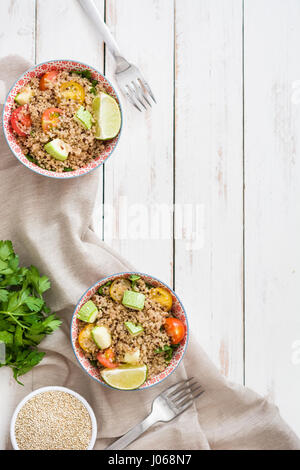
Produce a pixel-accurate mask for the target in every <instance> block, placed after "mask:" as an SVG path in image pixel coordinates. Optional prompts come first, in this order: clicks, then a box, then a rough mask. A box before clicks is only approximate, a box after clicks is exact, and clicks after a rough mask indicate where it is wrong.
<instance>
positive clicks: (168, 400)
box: [106, 377, 204, 450]
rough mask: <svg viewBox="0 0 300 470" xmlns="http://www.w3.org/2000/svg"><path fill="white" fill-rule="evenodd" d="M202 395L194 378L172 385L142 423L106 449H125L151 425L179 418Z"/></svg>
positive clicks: (159, 398) (162, 394)
mask: <svg viewBox="0 0 300 470" xmlns="http://www.w3.org/2000/svg"><path fill="white" fill-rule="evenodd" d="M202 393H204V390H203V388H202V387H201V385H200V384H199V383H198V382H197V381H196V380H194V377H191V378H190V379H187V380H182V381H181V382H179V383H177V384H175V385H172V386H171V387H169V388H167V389H166V390H165V391H164V392H162V393H161V394H160V395H158V396H157V397H156V398H155V400H154V401H153V403H152V411H151V413H150V415H149V416H147V418H146V419H144V421H142V422H141V423H140V424H137V425H136V426H135V427H134V428H132V429H131V430H130V431H128V432H127V433H126V434H124V436H122V437H121V438H120V439H118V440H117V441H115V442H113V444H111V445H110V446H108V447H107V448H106V449H107V450H121V449H125V447H127V446H128V445H129V444H131V442H133V441H135V440H136V439H137V438H138V437H139V436H140V435H141V434H143V433H144V432H145V431H146V430H147V429H148V428H150V426H152V425H153V424H155V423H158V422H160V421H162V422H165V423H166V422H168V421H172V419H174V418H176V417H177V416H179V415H180V414H181V413H183V412H184V411H185V410H187V409H188V408H189V407H190V406H192V404H193V403H194V401H195V400H196V398H198V397H200V395H202Z"/></svg>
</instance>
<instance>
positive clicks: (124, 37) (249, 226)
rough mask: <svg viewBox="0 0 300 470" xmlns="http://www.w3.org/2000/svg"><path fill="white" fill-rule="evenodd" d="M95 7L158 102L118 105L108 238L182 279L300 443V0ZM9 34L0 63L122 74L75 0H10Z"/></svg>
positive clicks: (216, 343) (4, 375) (237, 365)
mask: <svg viewBox="0 0 300 470" xmlns="http://www.w3.org/2000/svg"><path fill="white" fill-rule="evenodd" d="M96 4H97V6H98V8H99V9H100V11H101V12H102V14H103V15H104V14H105V13H106V20H107V23H108V25H109V26H110V28H111V30H112V32H113V34H114V35H115V37H116V39H117V41H118V42H119V43H120V46H121V49H122V51H123V52H124V55H125V56H126V57H128V59H129V60H130V61H132V62H133V63H136V64H137V65H138V66H139V67H141V69H142V71H143V73H144V75H145V76H146V78H147V79H148V80H149V82H150V84H151V87H152V88H153V91H154V93H155V95H156V97H157V101H158V104H157V105H156V106H153V108H152V110H151V111H147V112H146V113H143V114H139V113H138V112H137V111H135V109H134V108H132V107H131V106H130V105H129V104H128V103H127V102H126V101H124V99H123V98H122V105H123V110H124V117H125V122H124V129H123V135H122V139H121V142H120V145H119V147H118V150H117V151H116V152H115V153H114V155H113V156H112V157H111V159H110V160H109V161H108V162H107V164H106V165H105V167H104V168H103V169H101V170H100V171H99V178H100V181H101V184H100V188H99V191H100V194H98V200H100V201H102V200H103V201H104V202H105V204H106V206H105V207H106V210H105V218H104V224H102V213H101V211H100V210H99V213H98V214H95V215H96V219H95V220H96V222H97V231H98V233H99V235H100V236H101V237H103V238H104V239H105V241H106V242H107V243H109V244H110V245H111V246H112V247H113V248H115V249H116V250H117V251H118V252H120V254H122V255H123V256H125V257H126V258H127V259H128V260H129V261H130V262H131V264H132V265H135V266H136V267H137V269H140V270H142V271H145V272H149V273H150V274H153V275H155V276H157V277H159V278H161V279H162V280H164V281H166V282H167V283H170V284H172V283H173V282H174V285H175V288H176V291H177V292H178V294H179V295H180V296H181V297H182V300H183V301H184V304H185V306H186V308H187V311H188V314H189V317H190V323H191V327H192V330H193V334H194V335H195V336H196V337H197V339H198V340H199V342H200V343H201V345H202V346H203V347H204V349H206V351H207V352H208V353H209V355H210V357H211V358H212V359H213V360H214V362H215V363H216V365H217V366H218V367H219V368H220V370H221V371H222V373H224V374H225V375H226V376H228V377H229V378H230V379H231V380H235V381H238V382H240V383H242V382H243V379H244V376H245V380H246V384H247V385H248V386H250V387H252V388H253V389H254V390H256V391H258V392H259V393H262V394H264V395H265V394H266V395H267V396H268V397H269V398H271V399H272V400H274V402H275V403H276V404H278V405H279V407H280V410H281V412H282V414H283V416H284V418H285V419H286V420H287V421H288V423H289V424H290V425H292V427H293V428H294V429H295V431H296V432H297V433H298V434H300V419H299V416H300V413H299V411H300V405H299V391H300V376H299V367H300V333H299V331H300V328H299V326H300V325H299V322H300V320H299V307H300V294H299V287H298V286H299V281H300V279H299V264H300V251H299V247H298V240H299V231H300V221H299V208H298V201H299V200H300V197H299V196H300V194H299V191H300V190H299V189H298V188H299V185H298V184H297V183H298V181H299V176H300V175H299V171H300V170H299V164H298V161H297V152H298V146H299V142H298V140H299V131H298V129H299V125H300V122H299V121H300V62H299V58H298V46H297V45H298V44H299V39H300V37H299V35H300V33H299V31H300V30H299V24H298V23H299V17H300V15H299V14H300V4H299V2H298V0H251V1H250V0H244V4H245V5H244V15H243V0H226V2H224V0H189V1H188V2H187V1H184V0H130V7H128V5H129V2H125V1H124V0H96ZM243 17H244V18H243ZM243 19H244V28H245V29H244V42H243ZM83 32H84V34H83ZM0 39H1V40H0V56H1V57H2V56H5V55H7V54H15V53H18V54H19V55H21V56H22V57H24V59H27V60H30V61H34V60H36V61H37V62H42V61H45V60H48V59H56V58H70V59H77V60H80V61H83V62H86V63H89V64H90V65H93V66H95V67H96V68H98V69H99V70H103V71H105V73H106V75H107V76H108V78H109V79H112V80H113V71H114V65H113V62H112V59H111V57H110V55H109V53H108V52H106V54H105V53H104V49H103V43H102V41H101V40H100V39H99V38H98V37H97V35H96V33H95V32H94V30H93V28H92V26H91V25H90V23H89V22H88V20H87V18H85V16H84V14H83V13H82V11H81V9H80V7H79V5H78V4H77V1H76V0H51V1H50V2H49V0H1V2H0ZM243 53H244V55H243ZM243 79H244V82H243ZM113 81H114V80H113ZM243 100H244V105H245V108H244V111H245V116H244V114H243ZM174 105H175V108H174ZM243 125H244V130H243ZM243 136H244V138H245V140H244V141H243ZM243 145H244V150H245V152H244V156H243ZM244 182H245V194H243V192H244V191H243V184H244ZM243 196H245V199H243ZM173 202H175V214H174V226H173ZM243 209H244V211H243ZM244 221H245V227H244V226H243V222H244ZM191 232H195V233H196V234H197V235H198V237H197V239H196V240H195V241H194V242H193V241H192V242H191V240H190V239H189V238H190V235H191ZM173 235H174V236H175V240H173ZM243 255H244V256H245V265H244V262H243V261H244V260H243ZM244 269H245V279H243V272H244ZM244 292H245V299H244V298H243V294H244ZM244 338H245V342H244ZM244 358H245V363H244ZM8 377H9V371H5V370H1V381H2V380H3V381H7V380H8ZM1 381H0V388H1ZM11 386H12V387H14V384H13V383H12V382H11ZM5 400H9V396H8V395H7V396H6V397H5ZM5 400H2V403H3V404H4V403H5ZM0 415H1V419H3V420H5V419H8V416H6V417H5V406H4V405H2V406H1V403H0ZM4 444H5V443H3V442H0V448H2V447H3V446H4Z"/></svg>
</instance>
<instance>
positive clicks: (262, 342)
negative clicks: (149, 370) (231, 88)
mask: <svg viewBox="0 0 300 470" xmlns="http://www.w3.org/2000/svg"><path fill="white" fill-rule="evenodd" d="M299 18H300V3H299V2H298V1H297V0H287V1H284V2H283V1H280V0H264V1H260V0H252V1H247V2H246V3H245V190H246V192H245V241H246V265H245V267H246V271H245V273H246V279H245V280H246V298H245V301H246V302H245V305H246V355H245V357H246V384H247V385H249V386H250V387H253V388H255V390H257V391H258V392H260V393H262V394H264V395H268V397H269V398H271V399H272V400H274V401H275V403H276V404H278V405H279V408H280V410H281V413H282V415H283V417H284V418H286V419H287V420H288V422H289V423H290V424H291V425H292V426H293V427H294V429H295V431H296V432H297V433H298V434H299V433H300V420H299V417H300V401H299V391H300V374H299V362H297V361H295V360H293V357H294V355H295V353H296V352H297V351H296V348H297V342H296V341H299V339H300V316H299V311H300V290H299V285H300V250H299V239H300V237H299V235H300V216H299V214H300V207H299V204H300V202H299V201H300V187H299V177H300V163H299V158H298V156H299V145H300V140H299V139H300V131H299V129H300V101H299V79H300V61H299V53H298V52H299V46H298V45H299V42H300V29H299ZM297 81H298V84H297ZM297 89H298V96H297ZM298 348H299V346H298Z"/></svg>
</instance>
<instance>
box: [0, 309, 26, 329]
mask: <svg viewBox="0 0 300 470" xmlns="http://www.w3.org/2000/svg"><path fill="white" fill-rule="evenodd" d="M0 313H2V314H4V315H8V316H9V317H11V319H12V320H14V321H15V322H16V323H17V325H19V326H21V328H24V329H26V330H29V328H28V326H25V325H23V324H22V323H21V322H19V320H17V319H16V317H15V316H14V314H13V313H11V312H6V311H3V310H0Z"/></svg>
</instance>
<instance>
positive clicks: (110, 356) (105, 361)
mask: <svg viewBox="0 0 300 470" xmlns="http://www.w3.org/2000/svg"><path fill="white" fill-rule="evenodd" d="M97 360H98V361H99V362H100V364H102V365H103V366H104V367H107V368H108V369H114V368H115V367H118V365H119V364H118V363H117V362H114V361H115V353H114V351H113V350H112V349H111V348H108V349H106V350H105V351H104V352H99V353H98V354H97Z"/></svg>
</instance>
